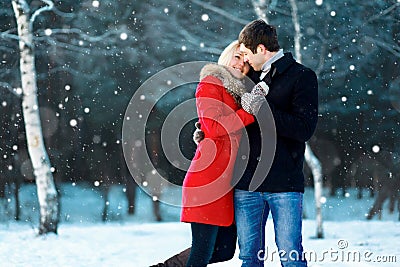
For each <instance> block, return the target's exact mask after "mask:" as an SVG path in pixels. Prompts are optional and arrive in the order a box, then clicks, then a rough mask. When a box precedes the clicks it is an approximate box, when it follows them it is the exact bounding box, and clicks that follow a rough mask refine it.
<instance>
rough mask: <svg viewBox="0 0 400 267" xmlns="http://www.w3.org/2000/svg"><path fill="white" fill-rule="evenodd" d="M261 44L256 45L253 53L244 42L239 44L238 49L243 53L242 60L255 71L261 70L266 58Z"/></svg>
mask: <svg viewBox="0 0 400 267" xmlns="http://www.w3.org/2000/svg"><path fill="white" fill-rule="evenodd" d="M260 46H261V45H259V46H257V51H256V53H255V54H254V53H253V52H252V51H251V50H250V49H248V48H247V47H246V46H245V45H244V44H240V51H241V52H242V53H243V56H244V62H248V63H249V64H250V65H251V66H252V67H253V69H254V70H255V71H259V70H261V68H262V66H263V64H264V63H265V62H266V61H267V60H268V58H267V55H266V53H265V52H266V51H264V50H265V49H263V47H260Z"/></svg>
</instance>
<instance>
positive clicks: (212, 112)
mask: <svg viewBox="0 0 400 267" xmlns="http://www.w3.org/2000/svg"><path fill="white" fill-rule="evenodd" d="M222 90H225V88H224V87H223V85H222V83H221V81H220V80H219V79H217V78H215V77H212V76H207V77H205V78H204V79H203V80H202V81H201V82H200V83H199V85H198V86H197V90H196V106H197V114H198V116H199V121H200V124H201V130H202V131H203V132H204V134H205V136H206V137H208V138H216V137H220V136H223V135H227V134H229V133H234V132H237V131H239V130H241V129H242V128H244V127H245V126H247V125H249V124H251V123H253V122H254V116H253V115H251V114H249V113H247V112H246V111H245V110H243V109H242V108H240V109H238V110H236V111H235V110H233V109H231V111H232V112H230V113H229V114H223V110H224V109H225V110H226V109H227V108H228V109H229V106H227V105H226V104H225V103H224V102H223V97H222V95H223V94H222V92H223V91H222Z"/></svg>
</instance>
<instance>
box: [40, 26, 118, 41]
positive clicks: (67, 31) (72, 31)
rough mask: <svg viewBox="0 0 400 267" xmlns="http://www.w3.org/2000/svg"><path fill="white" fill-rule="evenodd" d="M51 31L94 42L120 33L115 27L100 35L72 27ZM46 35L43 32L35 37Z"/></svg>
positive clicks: (44, 36) (45, 36)
mask: <svg viewBox="0 0 400 267" xmlns="http://www.w3.org/2000/svg"><path fill="white" fill-rule="evenodd" d="M51 33H52V34H76V35H78V36H79V37H80V38H81V39H82V40H85V41H88V42H92V43H95V42H100V41H104V39H105V38H107V37H110V36H111V35H119V34H120V33H121V31H120V30H117V29H113V30H109V31H107V32H105V33H104V34H102V35H97V36H92V35H88V34H86V33H84V32H83V31H82V30H80V29H76V28H73V29H51ZM47 37H48V36H47V35H45V34H43V35H42V37H36V38H38V39H41V38H47Z"/></svg>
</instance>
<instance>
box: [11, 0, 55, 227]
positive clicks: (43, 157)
mask: <svg viewBox="0 0 400 267" xmlns="http://www.w3.org/2000/svg"><path fill="white" fill-rule="evenodd" d="M12 5H13V8H14V13H15V17H16V20H17V26H18V35H19V49H20V71H21V82H22V91H23V96H22V112H23V115H24V122H25V131H26V138H27V145H28V152H29V156H30V159H31V161H32V165H33V172H34V175H35V178H36V185H37V193H38V200H39V206H40V226H39V234H46V233H48V232H54V233H57V226H58V198H57V191H56V188H55V184H54V180H53V175H52V173H51V165H50V160H49V157H48V155H47V152H46V149H45V145H44V140H43V134H42V128H41V122H40V115H39V105H38V99H37V83H36V69H35V54H34V44H33V36H32V22H33V21H31V23H30V21H29V17H28V16H29V14H30V12H29V11H30V10H29V6H28V4H27V3H26V1H25V0H12ZM35 14H38V13H37V12H36V13H35Z"/></svg>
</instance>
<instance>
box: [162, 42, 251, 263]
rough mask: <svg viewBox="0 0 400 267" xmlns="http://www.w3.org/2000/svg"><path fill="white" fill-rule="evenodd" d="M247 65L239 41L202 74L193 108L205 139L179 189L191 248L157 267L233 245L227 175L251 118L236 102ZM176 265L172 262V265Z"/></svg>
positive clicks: (224, 254)
mask: <svg viewBox="0 0 400 267" xmlns="http://www.w3.org/2000/svg"><path fill="white" fill-rule="evenodd" d="M249 70H250V67H249V66H248V65H247V63H245V62H244V60H243V54H242V53H241V52H240V51H239V44H238V42H237V41H234V42H233V43H231V44H230V45H229V46H228V47H226V48H225V50H224V51H223V52H222V54H221V56H220V58H219V60H218V64H208V65H206V66H204V67H203V69H202V70H201V73H200V83H199V84H198V86H197V89H196V107H197V115H198V118H199V122H200V124H201V130H202V131H203V132H204V135H205V138H204V140H202V141H201V142H200V143H199V144H198V146H197V149H196V154H195V156H194V158H193V160H192V162H191V164H190V167H189V169H188V172H187V174H186V177H185V180H184V182H183V188H182V190H183V191H182V213H181V221H182V222H188V223H191V229H192V248H191V251H190V249H188V250H186V251H184V252H182V253H180V254H178V255H176V256H174V257H173V258H171V259H169V260H167V261H166V262H165V263H164V264H161V263H160V264H159V265H156V266H183V265H178V264H184V262H186V259H187V257H188V256H189V253H190V256H189V259H188V260H187V263H186V266H207V264H208V263H214V262H220V261H226V260H229V259H231V258H232V257H233V255H234V252H235V248H236V226H235V225H234V220H233V218H234V216H233V215H234V214H233V210H234V207H233V190H232V186H231V183H230V182H231V178H232V172H233V167H234V163H235V159H236V154H237V150H238V146H239V143H240V138H241V133H242V131H241V130H242V129H243V128H244V127H245V126H246V125H248V124H250V123H253V122H254V117H253V116H252V115H250V114H249V113H247V112H246V111H244V110H243V109H242V108H241V106H240V97H241V95H242V94H243V93H245V92H246V89H245V85H244V77H245V76H244V75H245V74H247V73H248V71H249ZM174 264H175V265H174Z"/></svg>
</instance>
